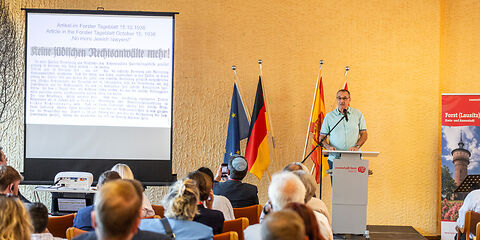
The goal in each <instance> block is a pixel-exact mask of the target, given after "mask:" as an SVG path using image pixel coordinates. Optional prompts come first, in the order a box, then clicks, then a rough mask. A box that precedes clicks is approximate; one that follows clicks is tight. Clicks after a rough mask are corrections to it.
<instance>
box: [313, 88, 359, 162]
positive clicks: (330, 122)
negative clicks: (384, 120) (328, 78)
mask: <svg viewBox="0 0 480 240" xmlns="http://www.w3.org/2000/svg"><path fill="white" fill-rule="evenodd" d="M350 100H351V98H350V92H349V91H348V90H346V89H341V90H338V92H337V108H336V109H335V110H333V111H331V112H329V113H327V115H326V116H325V119H324V120H323V124H322V128H321V129H320V139H321V138H323V137H324V136H325V135H327V133H328V132H329V131H330V129H332V128H333V127H334V126H335V124H337V122H338V121H339V120H340V119H341V118H342V117H343V111H344V109H346V110H347V116H348V122H347V121H346V119H343V120H342V121H341V122H340V123H339V124H338V126H337V127H335V129H333V131H332V132H331V133H330V136H328V143H327V142H326V141H323V146H324V147H325V149H327V150H345V151H347V150H348V151H358V150H359V149H360V147H361V146H362V145H363V144H364V143H365V141H367V125H366V124H365V118H363V114H362V113H361V112H360V111H359V110H357V109H355V108H352V107H350ZM335 158H340V155H339V154H332V153H331V154H329V156H328V165H329V167H330V169H332V165H333V160H334V159H335Z"/></svg>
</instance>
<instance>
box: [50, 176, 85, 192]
mask: <svg viewBox="0 0 480 240" xmlns="http://www.w3.org/2000/svg"><path fill="white" fill-rule="evenodd" d="M92 183H93V175H92V174H91V173H89V172H59V173H57V175H55V179H54V184H53V185H55V186H57V187H65V188H76V189H90V186H92Z"/></svg>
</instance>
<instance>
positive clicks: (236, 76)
mask: <svg viewBox="0 0 480 240" xmlns="http://www.w3.org/2000/svg"><path fill="white" fill-rule="evenodd" d="M232 70H233V81H234V82H235V84H237V88H238V93H239V94H240V101H241V103H242V106H243V109H245V111H246V114H247V119H248V122H250V119H251V116H250V112H249V111H248V108H247V106H245V104H244V103H243V98H242V93H241V92H242V91H241V90H240V85H238V82H239V81H237V80H238V75H237V66H235V65H232Z"/></svg>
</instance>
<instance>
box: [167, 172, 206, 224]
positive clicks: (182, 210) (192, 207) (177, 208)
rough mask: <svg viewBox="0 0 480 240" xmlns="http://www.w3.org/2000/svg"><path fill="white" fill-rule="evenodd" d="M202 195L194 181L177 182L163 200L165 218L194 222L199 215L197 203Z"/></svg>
mask: <svg viewBox="0 0 480 240" xmlns="http://www.w3.org/2000/svg"><path fill="white" fill-rule="evenodd" d="M199 200H200V193H199V192H198V188H197V186H196V184H195V181H193V180H192V179H188V178H187V179H183V180H178V181H177V182H175V183H174V184H173V185H172V186H171V187H170V189H169V191H168V193H167V195H165V198H164V199H163V205H164V207H165V216H166V217H169V218H174V219H180V220H189V221H191V220H193V218H194V217H195V214H197V203H198V201H199Z"/></svg>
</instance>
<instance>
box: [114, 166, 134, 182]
mask: <svg viewBox="0 0 480 240" xmlns="http://www.w3.org/2000/svg"><path fill="white" fill-rule="evenodd" d="M112 171H115V172H118V174H119V175H120V177H122V179H130V180H133V179H135V177H133V172H132V170H131V169H130V167H129V166H128V165H127V164H123V163H117V164H116V165H115V166H113V167H112Z"/></svg>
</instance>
